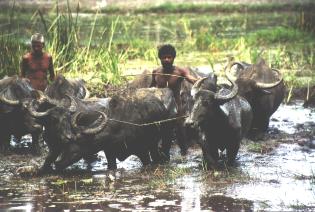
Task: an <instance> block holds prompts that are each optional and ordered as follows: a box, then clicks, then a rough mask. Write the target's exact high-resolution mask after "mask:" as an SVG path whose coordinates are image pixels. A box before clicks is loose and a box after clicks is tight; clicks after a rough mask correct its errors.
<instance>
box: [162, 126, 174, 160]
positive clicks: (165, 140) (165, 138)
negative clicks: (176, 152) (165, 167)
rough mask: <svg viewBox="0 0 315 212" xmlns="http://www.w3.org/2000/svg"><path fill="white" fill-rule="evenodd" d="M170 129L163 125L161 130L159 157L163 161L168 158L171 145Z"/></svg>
mask: <svg viewBox="0 0 315 212" xmlns="http://www.w3.org/2000/svg"><path fill="white" fill-rule="evenodd" d="M172 132H173V131H172V129H171V128H168V127H165V128H164V129H163V131H162V135H161V138H162V145H161V154H162V155H161V157H162V160H163V161H169V160H170V149H171V145H172Z"/></svg>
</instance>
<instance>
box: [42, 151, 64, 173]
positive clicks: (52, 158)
mask: <svg viewBox="0 0 315 212" xmlns="http://www.w3.org/2000/svg"><path fill="white" fill-rule="evenodd" d="M60 152H61V150H60V149H59V148H58V149H57V148H54V149H53V150H51V149H49V153H48V156H47V157H46V159H45V162H44V165H43V166H42V167H41V168H40V170H39V174H43V173H47V172H50V171H52V167H51V165H52V163H54V162H55V161H56V159H57V157H58V156H59V154H60Z"/></svg>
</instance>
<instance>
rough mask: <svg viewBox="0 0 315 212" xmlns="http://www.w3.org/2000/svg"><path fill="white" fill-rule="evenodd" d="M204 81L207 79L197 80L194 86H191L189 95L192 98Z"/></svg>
mask: <svg viewBox="0 0 315 212" xmlns="http://www.w3.org/2000/svg"><path fill="white" fill-rule="evenodd" d="M205 79H207V77H203V78H201V79H199V80H197V82H195V84H194V85H193V86H192V88H191V95H192V96H194V95H195V94H196V93H197V91H198V90H199V88H200V86H201V83H202V82H203V81H204V80H205Z"/></svg>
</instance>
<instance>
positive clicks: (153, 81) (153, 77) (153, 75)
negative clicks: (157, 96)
mask: <svg viewBox="0 0 315 212" xmlns="http://www.w3.org/2000/svg"><path fill="white" fill-rule="evenodd" d="M155 73H156V70H153V71H152V81H151V84H150V88H151V87H156V81H155Z"/></svg>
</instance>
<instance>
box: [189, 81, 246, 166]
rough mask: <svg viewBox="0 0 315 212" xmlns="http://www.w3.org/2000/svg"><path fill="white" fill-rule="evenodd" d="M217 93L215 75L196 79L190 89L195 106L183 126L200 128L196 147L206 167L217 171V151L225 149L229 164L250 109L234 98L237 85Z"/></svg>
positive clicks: (236, 149) (241, 135)
mask: <svg viewBox="0 0 315 212" xmlns="http://www.w3.org/2000/svg"><path fill="white" fill-rule="evenodd" d="M232 84H233V87H232V88H231V89H229V88H225V87H222V88H221V89H220V90H218V88H219V86H218V85H217V77H216V75H211V76H209V77H207V78H202V79H200V80H198V81H197V82H196V83H195V85H194V86H193V88H192V94H193V98H194V106H193V109H192V112H191V114H190V116H189V117H188V118H187V119H186V121H185V124H186V125H187V126H190V127H192V128H195V129H196V128H197V129H199V136H200V139H199V144H200V146H201V148H202V152H203V158H204V161H205V163H206V165H207V168H209V169H212V168H216V167H217V165H218V159H219V150H221V151H223V150H226V152H227V159H228V164H232V163H233V162H234V160H235V158H236V155H237V153H238V150H239V147H240V142H241V140H242V138H243V137H244V135H246V133H247V132H248V130H249V129H250V126H251V121H252V110H251V107H250V105H249V103H248V102H247V101H246V99H245V98H243V97H240V96H238V95H237V91H238V88H237V85H236V84H234V83H233V82H232Z"/></svg>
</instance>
